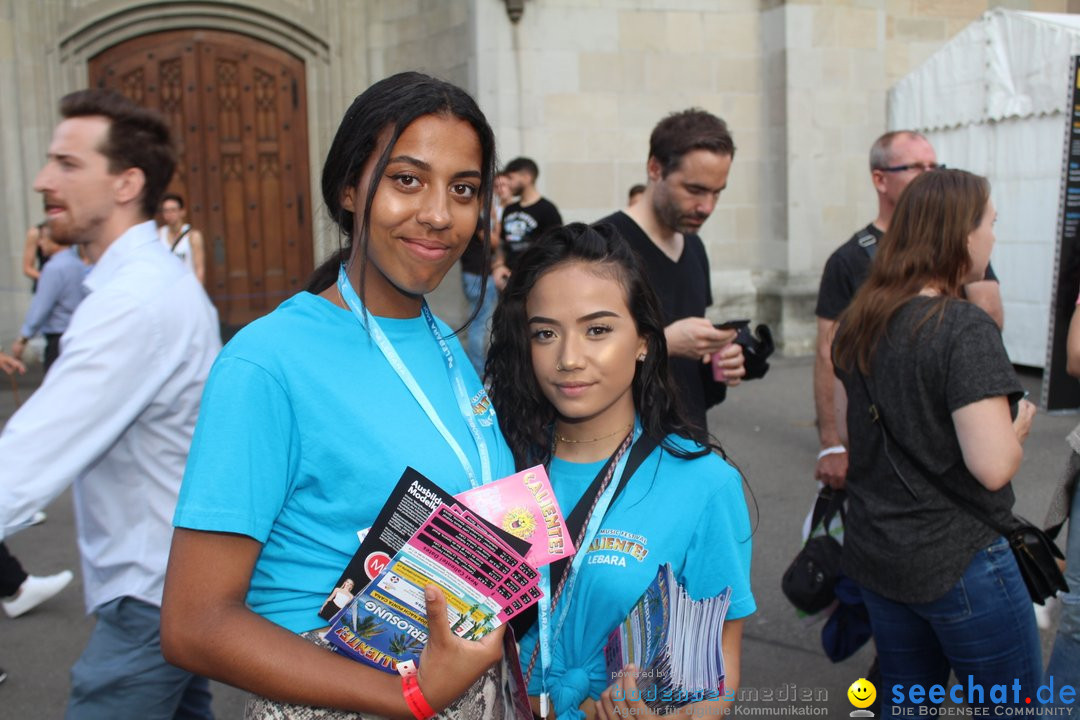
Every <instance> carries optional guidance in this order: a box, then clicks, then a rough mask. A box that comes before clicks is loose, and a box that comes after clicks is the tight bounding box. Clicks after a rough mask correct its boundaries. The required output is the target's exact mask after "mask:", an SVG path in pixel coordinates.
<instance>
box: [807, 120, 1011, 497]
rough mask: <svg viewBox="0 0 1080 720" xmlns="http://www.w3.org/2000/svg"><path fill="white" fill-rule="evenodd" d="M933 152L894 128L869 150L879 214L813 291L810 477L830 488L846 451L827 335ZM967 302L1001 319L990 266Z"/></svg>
mask: <svg viewBox="0 0 1080 720" xmlns="http://www.w3.org/2000/svg"><path fill="white" fill-rule="evenodd" d="M938 167H939V165H938V162H937V154H936V153H935V152H934V148H933V146H932V145H931V144H930V141H929V140H927V139H926V138H925V137H923V136H922V135H921V134H919V133H917V132H912V131H908V130H899V131H896V132H890V133H886V134H884V135H882V136H881V137H879V138H878V139H877V140H876V141H875V142H874V144H873V146H872V147H871V148H870V179H871V181H872V182H873V183H874V189H875V190H876V191H877V196H878V215H877V218H875V219H874V221H873V222H872V223H870V224H869V225H867V226H866V227H864V228H862V229H861V230H859V231H858V232H856V233H855V234H854V235H852V236H851V238H850V239H849V240H848V241H847V242H846V243H844V244H843V245H841V246H840V247H839V248H837V249H836V251H835V252H833V254H832V255H831V256H829V259H828V261H827V262H826V263H825V270H824V271H823V272H822V275H821V287H820V289H819V290H818V299H817V309H816V310H815V311H814V312H815V314H816V315H817V353H816V356H815V359H814V407H815V409H816V411H817V426H818V439H819V441H820V443H821V449H820V451H819V454H818V461H817V468H816V470H815V473H814V476H815V477H816V478H817V479H818V480H820V481H822V482H823V483H825V484H826V485H829V486H831V487H835V488H842V487H843V486H844V478H845V476H846V475H847V467H848V455H847V450H846V449H845V448H844V446H843V444H842V443H841V442H840V434H839V431H838V429H837V424H836V411H835V388H836V379H835V378H834V377H833V363H832V339H833V333H834V332H835V330H836V320H837V318H838V317H839V316H840V313H842V312H843V311H844V310H845V309H846V308H847V306H848V304H850V303H851V299H852V298H853V297H854V296H855V292H856V291H857V290H858V289H859V287H860V286H861V285H862V284H863V282H864V281H865V280H866V278H867V276H868V275H869V273H870V261H871V259H872V258H873V255H874V253H875V252H876V250H877V243H878V241H879V240H880V239H881V238H882V237H883V236H884V234H885V231H886V230H888V229H889V221H890V220H891V219H892V216H893V212H894V211H895V210H896V203H897V201H898V200H899V199H900V193H901V192H903V190H904V188H906V187H907V186H908V184H909V183H910V182H911V181H912V180H914V179H915V178H916V177H918V176H919V174H920V173H923V172H927V171H930V170H934V169H936V168H938ZM964 291H965V293H966V294H967V298H968V300H970V301H971V302H973V303H975V304H976V305H978V306H979V307H981V308H982V309H983V310H985V311H986V312H987V314H989V315H990V317H991V318H993V319H994V322H996V323H997V325H998V327H1001V325H1002V323H1003V321H1004V311H1003V310H1002V305H1001V292H1000V288H999V285H998V282H997V276H996V275H994V271H993V268H991V267H987V269H986V277H985V278H984V279H983V280H982V281H980V282H975V283H971V284H969V285H967V286H965V288H964Z"/></svg>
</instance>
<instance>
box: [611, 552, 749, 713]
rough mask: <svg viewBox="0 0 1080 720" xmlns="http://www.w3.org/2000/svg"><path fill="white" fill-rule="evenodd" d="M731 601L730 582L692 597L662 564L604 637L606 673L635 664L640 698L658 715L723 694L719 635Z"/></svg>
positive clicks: (617, 673) (613, 674)
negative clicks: (701, 596)
mask: <svg viewBox="0 0 1080 720" xmlns="http://www.w3.org/2000/svg"><path fill="white" fill-rule="evenodd" d="M730 601H731V588H730V587H729V588H725V590H724V591H723V592H722V593H720V594H719V595H716V596H715V597H711V598H706V599H703V600H693V599H691V597H690V595H689V594H687V592H686V590H685V589H684V588H683V587H682V585H680V584H679V582H678V580H677V579H676V578H675V574H674V573H673V572H672V569H671V565H670V564H665V565H663V566H661V567H660V569H659V570H658V571H657V573H656V577H655V578H654V579H653V581H652V583H650V585H649V587H648V588H646V589H645V592H644V593H642V595H641V597H640V598H639V599H638V601H637V603H636V604H635V605H634V607H633V608H631V609H630V612H629V613H627V616H626V619H625V620H624V621H623V622H622V623H620V624H619V625H618V627H616V628H615V629H614V630H612V632H611V635H609V636H608V641H607V645H606V646H605V647H604V661H605V663H606V665H607V671H608V675H609V677H610V678H611V679H612V680H613V681H614V680H615V679H616V678H618V677H620V676H621V675H622V673H623V668H625V667H626V666H627V665H634V666H636V667H637V668H638V670H639V675H638V677H637V688H638V691H639V692H640V693H641V699H642V700H643V701H644V702H645V704H646V705H648V706H649V709H650V710H653V711H654V712H657V713H658V714H663V713H666V712H671V711H673V710H676V709H678V708H680V707H682V706H684V705H687V704H689V703H692V702H700V701H702V700H714V699H717V698H720V697H723V695H724V656H723V652H722V644H721V634H722V631H723V626H724V619H725V617H726V616H727V611H728V606H729V604H730Z"/></svg>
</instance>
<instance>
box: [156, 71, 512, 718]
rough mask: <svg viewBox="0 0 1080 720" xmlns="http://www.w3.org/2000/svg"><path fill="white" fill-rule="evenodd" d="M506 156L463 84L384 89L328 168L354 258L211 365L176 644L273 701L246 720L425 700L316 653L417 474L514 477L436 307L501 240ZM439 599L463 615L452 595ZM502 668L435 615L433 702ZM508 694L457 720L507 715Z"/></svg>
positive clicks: (175, 582)
mask: <svg viewBox="0 0 1080 720" xmlns="http://www.w3.org/2000/svg"><path fill="white" fill-rule="evenodd" d="M494 163H495V143H494V137H493V134H492V131H491V128H490V127H489V125H488V123H487V121H486V120H485V118H484V116H483V114H482V113H481V112H480V109H479V108H478V107H477V105H476V103H475V102H474V101H473V99H472V98H470V97H469V96H468V95H467V94H466V93H465V92H464V91H462V90H461V89H459V88H457V87H454V86H453V85H450V84H449V83H446V82H442V81H439V80H435V79H434V78H430V77H427V76H424V75H420V74H418V73H402V74H399V75H395V76H393V77H390V78H387V79H385V80H382V81H380V82H378V83H376V84H375V85H373V86H372V87H371V88H369V89H368V90H367V91H365V92H364V93H363V94H362V95H360V96H359V97H358V98H357V99H356V100H355V101H354V102H353V104H352V106H351V107H350V108H349V109H348V111H347V112H346V114H345V117H344V119H343V120H342V123H341V126H340V128H339V129H338V132H337V134H336V136H335V138H334V141H333V144H332V145H331V147H330V150H329V153H328V155H327V160H326V164H325V166H324V170H323V178H322V186H323V199H324V201H325V203H326V206H327V209H328V210H329V212H330V215H331V217H332V218H333V220H334V222H335V223H336V224H337V226H338V229H339V231H340V232H341V234H342V236H343V237H344V245H345V246H344V248H343V249H342V250H341V251H340V252H339V253H337V254H336V255H335V256H334V257H332V258H331V259H330V260H329V261H328V262H327V263H326V264H324V265H323V266H322V267H321V268H320V269H319V270H318V271H316V274H315V276H314V277H313V279H312V281H311V283H310V284H309V287H308V291H306V292H302V293H299V294H298V295H296V296H294V297H292V298H290V299H289V300H287V301H286V302H285V303H283V304H282V305H281V306H280V307H279V308H277V309H276V310H275V311H274V312H273V313H271V314H270V315H268V316H266V317H264V318H261V319H259V320H257V321H256V322H254V323H252V324H251V325H249V326H247V327H246V328H244V329H243V330H242V331H241V332H240V333H239V334H238V335H237V336H236V337H235V338H234V339H233V341H232V342H230V343H229V345H228V346H226V348H225V349H224V350H223V351H222V353H221V356H220V357H219V358H218V360H217V362H216V363H215V366H214V369H213V371H212V373H211V375H210V379H209V381H208V383H207V387H206V392H205V395H204V397H203V401H202V406H201V412H200V416H199V423H198V427H197V428H196V430H195V438H194V440H193V443H192V448H191V453H190V455H189V459H188V465H187V471H186V474H185V478H184V484H183V487H182V489H181V493H180V499H179V502H178V507H177V511H176V515H175V518H174V524H175V525H176V533H175V536H174V540H173V546H172V555H171V558H170V561H169V571H168V577H167V580H166V587H165V598H164V605H163V607H162V616H161V620H162V632H161V636H162V649H163V651H164V653H165V656H166V658H167V659H168V660H169V661H170V662H172V663H174V664H176V665H179V666H181V667H184V668H187V669H189V670H192V671H194V672H196V673H199V674H201V675H206V676H209V677H213V678H217V679H219V680H221V681H223V682H226V683H229V684H230V685H234V686H237V687H241V688H244V689H246V690H249V691H251V692H253V693H254V694H255V695H256V696H258V697H256V698H254V699H253V700H252V702H251V703H249V705H248V709H247V712H246V715H245V716H246V717H249V718H255V717H274V718H286V717H287V718H308V717H320V718H344V717H350V718H355V717H359V715H357V714H356V713H360V712H362V713H370V714H372V715H378V716H387V717H410V716H412V714H413V713H412V706H415V705H416V702H415V701H416V698H415V697H414V694H415V693H414V690H415V688H413V687H403V680H402V679H401V678H399V677H397V676H396V675H391V674H387V673H383V672H379V671H378V670H375V669H373V668H370V667H367V666H365V665H363V664H360V663H355V662H352V661H351V660H348V659H346V658H344V657H343V656H340V655H336V654H334V653H331V652H329V651H328V650H327V649H326V648H324V647H320V646H319V645H320V644H321V643H320V642H319V637H318V635H317V632H316V631H317V630H318V629H320V628H321V627H324V626H325V625H326V623H325V621H323V620H321V619H320V618H319V616H318V612H319V609H320V607H322V605H323V603H324V600H325V598H326V595H327V593H328V592H329V591H330V590H331V588H333V586H334V585H335V583H336V580H337V577H338V575H339V574H340V573H341V570H342V568H344V567H345V565H346V564H347V563H348V561H349V559H350V558H351V556H352V554H353V553H354V552H355V550H356V547H357V538H356V532H357V531H358V530H360V529H362V528H366V527H369V526H370V525H371V524H372V522H373V521H374V519H375V517H376V515H377V513H378V512H379V510H380V509H381V507H382V505H383V503H384V502H385V501H386V499H387V496H388V495H389V493H390V491H391V489H392V488H393V487H394V485H395V483H396V482H397V480H398V478H399V477H400V475H401V473H402V471H403V470H404V469H405V467H406V465H411V466H413V467H414V468H416V469H417V470H419V471H420V472H421V473H424V474H425V475H427V476H429V477H432V478H433V479H437V481H438V482H439V483H440V485H442V486H443V487H444V488H445V489H446V490H447V491H448V492H452V493H458V492H461V491H462V490H465V489H468V488H469V485H470V484H474V483H475V484H479V483H483V482H486V481H487V480H489V479H491V478H497V477H502V476H504V475H507V474H509V473H511V472H512V471H513V462H512V458H511V456H510V453H509V451H508V449H507V448H506V444H505V442H504V441H503V439H502V436H501V434H500V433H499V431H498V427H497V425H496V424H495V421H494V417H493V415H492V414H491V413H490V411H489V410H488V403H487V401H486V398H484V397H483V388H482V386H481V385H480V383H479V378H477V377H476V374H475V372H474V371H473V369H472V367H471V366H470V365H469V363H468V359H467V357H466V356H465V353H464V351H463V350H462V348H461V345H460V343H459V342H458V341H457V340H456V339H455V338H454V337H453V336H452V333H451V332H450V330H449V328H447V327H446V326H445V325H444V324H442V323H441V322H439V321H437V320H435V319H434V318H433V316H431V314H430V312H429V311H428V308H427V305H426V303H425V302H424V295H425V294H426V293H429V292H431V291H432V290H434V289H435V287H436V286H437V285H438V284H439V282H440V281H441V280H442V278H443V276H444V275H445V274H446V273H447V271H448V270H449V269H450V268H451V267H453V265H454V263H456V262H457V260H458V258H459V257H460V255H461V253H462V252H463V251H464V250H465V247H466V245H467V244H468V242H469V240H470V238H471V237H472V236H473V234H474V233H475V232H476V231H477V227H478V225H479V227H480V228H481V232H483V233H485V234H486V228H488V227H489V223H488V222H487V221H486V219H484V218H486V216H487V215H488V213H489V212H490V207H491V189H492V184H493V179H494V174H495V173H494V167H495V166H494ZM484 245H485V247H486V246H487V242H486V238H485V243H484ZM485 266H486V263H485ZM467 480H468V481H467ZM363 581H366V578H365V579H363V580H362V581H361V582H363ZM425 597H426V601H427V607H426V610H427V614H428V616H429V617H435V618H438V617H445V614H446V607H445V598H443V597H442V594H441V593H439V592H438V591H437V590H436V589H435V588H434V587H433V586H429V587H428V588H427V589H426V592H425ZM501 655H502V632H501V631H495V632H493V633H492V634H490V635H488V636H487V637H485V638H484V639H483V640H481V641H479V642H471V641H466V640H462V639H460V638H456V637H453V636H452V634H451V633H450V630H449V626H448V624H447V623H437V622H436V623H432V626H431V629H430V641H429V642H428V644H427V646H426V647H425V649H424V651H423V655H422V656H421V662H420V670H419V681H418V682H419V692H420V694H421V696H422V698H424V699H426V700H425V702H426V705H428V706H430V708H431V709H432V710H435V711H442V710H443V709H444V708H447V707H448V706H451V704H452V703H454V702H455V700H457V699H458V698H461V697H463V696H465V697H467V698H470V699H471V698H473V697H474V696H476V695H477V693H475V692H473V693H469V692H468V691H469V689H470V687H474V688H475V687H476V686H475V685H474V683H476V682H477V681H478V679H481V681H489V682H490V676H491V675H492V673H491V672H489V671H488V668H490V667H491V666H492V665H493V664H494V663H496V661H498V660H499V659H500V657H501ZM406 692H408V694H409V698H408V700H411V701H412V706H411V705H410V703H409V702H407V698H406V697H405V693H406ZM497 696H498V693H497V692H496V693H489V694H487V700H483V699H478V700H477V702H475V703H472V704H470V705H468V707H458V708H456V709H454V708H452V713H453V714H451V715H445V714H444V715H443V717H460V718H473V717H481V716H484V717H491V716H493V715H494V713H493V712H492V711H491V709H490V701H491V699H492V698H494V697H497ZM312 706H318V707H319V708H320V709H315V708H314V707H312ZM325 708H332V709H334V710H332V711H327V710H325ZM424 714H426V713H424Z"/></svg>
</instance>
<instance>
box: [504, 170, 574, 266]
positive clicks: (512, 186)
mask: <svg viewBox="0 0 1080 720" xmlns="http://www.w3.org/2000/svg"><path fill="white" fill-rule="evenodd" d="M503 174H504V175H505V176H506V178H507V180H508V181H509V191H510V194H511V195H513V196H514V197H516V198H517V200H515V201H514V202H512V203H510V204H509V205H506V206H504V207H503V212H502V218H501V222H502V239H501V242H500V248H501V250H502V259H503V262H504V263H505V264H506V266H507V267H508V268H509V269H510V271H511V272H513V270H514V264H515V263H516V262H517V259H518V258H519V257H521V253H523V252H525V251H526V250H528V249H529V247H530V246H531V245H532V244H533V243H534V242H536V239H537V238H539V237H540V236H541V235H543V234H544V233H545V232H547V231H548V230H550V229H551V228H555V227H558V226H560V225H562V215H560V214H559V208H557V207H555V203H553V202H551V201H550V200H548V199H547V198H546V197H543V196H542V195H541V194H540V191H539V190H538V189H537V188H536V181H537V179H538V178H539V177H540V167H539V166H538V165H537V164H536V162H535V161H534V160H533V159H532V158H527V157H518V158H514V159H513V160H511V161H510V162H508V163H506V167H505V168H503Z"/></svg>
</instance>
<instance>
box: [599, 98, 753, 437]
mask: <svg viewBox="0 0 1080 720" xmlns="http://www.w3.org/2000/svg"><path fill="white" fill-rule="evenodd" d="M734 157H735V143H734V142H733V141H732V139H731V134H730V133H729V132H728V129H727V125H726V124H725V123H724V121H723V120H721V119H720V118H718V117H716V116H715V115H711V114H710V113H707V112H705V111H704V110H697V109H692V110H684V111H683V112H679V113H674V114H672V115H669V116H668V117H666V118H664V119H663V120H661V121H660V123H659V124H658V125H657V126H656V128H655V129H653V132H652V135H651V137H650V138H649V160H648V164H647V166H646V168H647V171H648V184H647V185H646V186H645V192H644V194H643V195H642V198H641V200H640V201H639V202H637V203H635V204H634V205H633V206H632V207H629V208H627V209H626V210H625V211H620V212H616V213H615V214H613V215H609V216H608V217H606V218H604V219H603V220H600V221H599V222H606V223H611V224H612V225H614V226H615V227H616V228H617V229H618V230H619V233H620V234H621V235H622V236H623V237H625V238H626V240H627V241H628V242H629V243H630V245H631V246H633V248H634V250H636V251H637V253H638V256H639V258H640V259H641V261H642V266H643V268H644V270H645V274H646V276H647V277H648V279H649V283H650V284H651V285H652V288H653V290H654V291H655V292H656V294H657V297H659V299H660V306H661V310H662V311H663V314H664V323H665V325H666V327H665V328H664V336H665V338H666V340H667V345H668V354H669V355H670V356H671V374H672V377H673V379H674V381H675V384H676V387H677V389H678V391H679V399H680V401H681V402H682V405H683V408H684V410H685V411H686V413H687V416H688V419H689V420H690V421H691V422H693V423H694V424H695V425H697V426H699V427H700V428H702V429H708V426H707V425H706V421H705V411H706V410H707V409H708V408H709V406H710V405H714V404H716V403H718V402H720V401H721V400H722V399H723V395H724V391H725V385H724V384H722V383H714V382H713V381H712V375H711V373H712V369H711V368H710V367H709V365H708V364H707V363H708V362H709V360H710V359H711V357H712V355H713V354H714V353H719V354H720V356H721V365H722V366H723V368H724V373H725V377H726V380H725V382H726V384H727V385H736V384H738V382H739V378H741V377H742V376H743V375H744V374H745V373H746V370H745V368H744V367H743V354H742V347H741V346H739V345H737V344H736V343H734V342H732V341H733V340H734V339H735V331H734V330H718V329H716V328H715V327H713V325H712V323H711V322H710V321H709V320H707V319H706V318H705V309H706V308H707V307H708V306H709V305H711V304H712V301H713V300H712V285H711V283H710V280H709V258H708V256H706V254H705V245H704V244H703V243H702V242H701V238H700V237H698V235H697V232H698V231H699V230H700V229H701V226H702V225H703V224H704V223H705V221H706V220H707V219H708V218H709V215H710V214H712V211H713V208H715V207H716V202H717V200H718V199H719V197H720V193H721V191H723V190H724V188H726V187H727V178H728V173H729V171H730V170H731V161H732V159H733V158H734Z"/></svg>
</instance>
